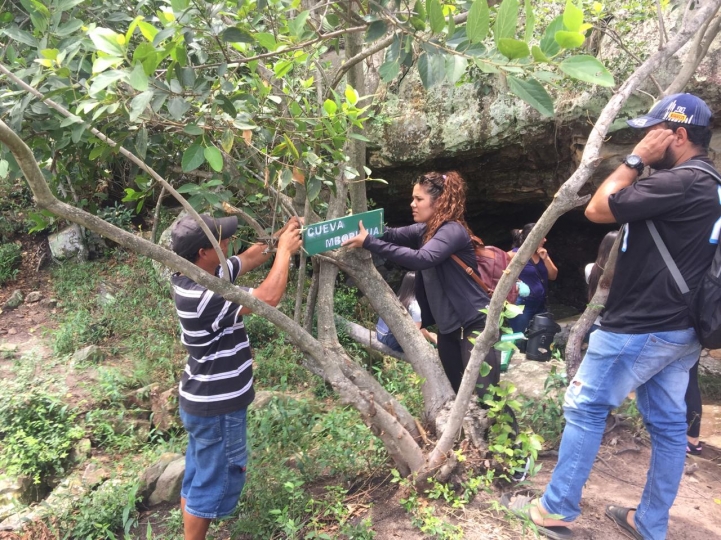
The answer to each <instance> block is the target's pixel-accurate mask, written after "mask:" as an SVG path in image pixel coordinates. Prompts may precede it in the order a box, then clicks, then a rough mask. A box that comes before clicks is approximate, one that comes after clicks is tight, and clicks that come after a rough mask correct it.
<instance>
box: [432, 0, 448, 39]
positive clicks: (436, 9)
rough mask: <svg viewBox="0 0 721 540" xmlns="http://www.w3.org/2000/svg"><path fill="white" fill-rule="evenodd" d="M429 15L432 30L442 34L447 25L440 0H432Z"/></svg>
mask: <svg viewBox="0 0 721 540" xmlns="http://www.w3.org/2000/svg"><path fill="white" fill-rule="evenodd" d="M428 17H429V18H430V22H431V32H433V33H434V34H440V33H441V32H443V29H444V28H445V27H446V19H445V17H443V7H441V3H440V2H439V1H438V0H430V8H429V10H428Z"/></svg>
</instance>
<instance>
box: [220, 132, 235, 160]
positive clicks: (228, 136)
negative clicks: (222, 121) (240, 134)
mask: <svg viewBox="0 0 721 540" xmlns="http://www.w3.org/2000/svg"><path fill="white" fill-rule="evenodd" d="M234 142H235V134H234V133H233V130H232V129H230V128H227V129H226V130H225V131H224V132H223V137H222V138H221V139H220V146H222V147H223V150H225V153H226V154H229V153H230V151H231V150H232V149H233V143H234Z"/></svg>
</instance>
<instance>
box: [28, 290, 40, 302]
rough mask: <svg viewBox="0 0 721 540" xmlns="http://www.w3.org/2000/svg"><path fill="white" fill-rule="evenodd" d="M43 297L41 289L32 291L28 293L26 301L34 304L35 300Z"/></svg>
mask: <svg viewBox="0 0 721 540" xmlns="http://www.w3.org/2000/svg"><path fill="white" fill-rule="evenodd" d="M41 299H42V295H41V294H40V291H32V292H30V293H28V295H27V297H26V298H25V302H27V303H28V304H34V303H35V302H39V301H40V300H41Z"/></svg>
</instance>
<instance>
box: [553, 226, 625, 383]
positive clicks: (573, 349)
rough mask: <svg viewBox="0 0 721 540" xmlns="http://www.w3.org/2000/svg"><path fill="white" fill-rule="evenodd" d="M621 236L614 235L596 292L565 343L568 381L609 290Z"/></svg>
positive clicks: (577, 365) (576, 367)
mask: <svg viewBox="0 0 721 540" xmlns="http://www.w3.org/2000/svg"><path fill="white" fill-rule="evenodd" d="M621 237H622V235H621V234H619V235H618V236H617V237H616V240H615V241H614V243H613V246H612V247H611V252H610V253H609V255H608V260H607V261H606V267H605V268H604V269H603V274H601V279H600V280H599V282H598V287H596V292H595V293H594V294H593V298H592V299H591V301H590V302H589V303H588V305H587V306H586V309H585V310H584V312H583V314H582V315H581V317H580V318H579V319H578V320H577V321H576V323H575V324H574V325H573V328H571V333H570V334H569V335H568V342H567V343H566V374H567V375H568V380H569V381H570V380H571V379H573V377H574V376H575V375H576V371H578V367H579V366H580V365H581V346H582V345H583V338H584V337H585V336H586V333H587V332H588V330H589V329H590V328H591V326H592V325H593V321H595V320H596V317H598V316H599V314H600V313H601V311H603V308H604V306H605V305H606V300H608V293H609V291H610V290H611V279H612V278H613V272H614V270H615V268H616V259H617V258H618V246H619V245H621Z"/></svg>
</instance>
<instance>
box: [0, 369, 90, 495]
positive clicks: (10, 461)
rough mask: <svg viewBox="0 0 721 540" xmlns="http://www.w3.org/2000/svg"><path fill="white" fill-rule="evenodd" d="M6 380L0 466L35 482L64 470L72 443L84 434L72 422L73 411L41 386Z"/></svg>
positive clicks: (0, 426) (0, 423) (0, 407)
mask: <svg viewBox="0 0 721 540" xmlns="http://www.w3.org/2000/svg"><path fill="white" fill-rule="evenodd" d="M7 384H8V386H11V387H9V388H5V389H3V391H2V394H3V395H4V396H6V398H5V401H4V402H2V403H0V439H2V441H3V444H2V446H0V468H2V469H5V471H6V472H7V473H8V474H12V475H21V474H24V475H28V476H31V477H32V478H33V481H34V482H35V483H36V484H39V483H40V482H41V481H42V480H43V479H46V480H47V479H48V477H50V476H57V475H59V474H62V473H64V472H65V465H66V463H67V458H68V454H69V453H70V450H71V448H72V446H73V444H74V443H75V441H77V440H79V439H80V438H81V437H82V436H83V434H84V431H83V429H82V428H80V427H78V426H76V425H74V422H75V417H76V413H75V412H74V411H72V410H71V409H70V408H69V406H68V405H67V404H63V403H62V401H61V400H60V399H59V398H58V397H56V396H54V395H51V394H48V393H46V392H45V391H44V390H41V389H39V388H30V390H23V388H22V386H21V385H19V384H12V383H7Z"/></svg>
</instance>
